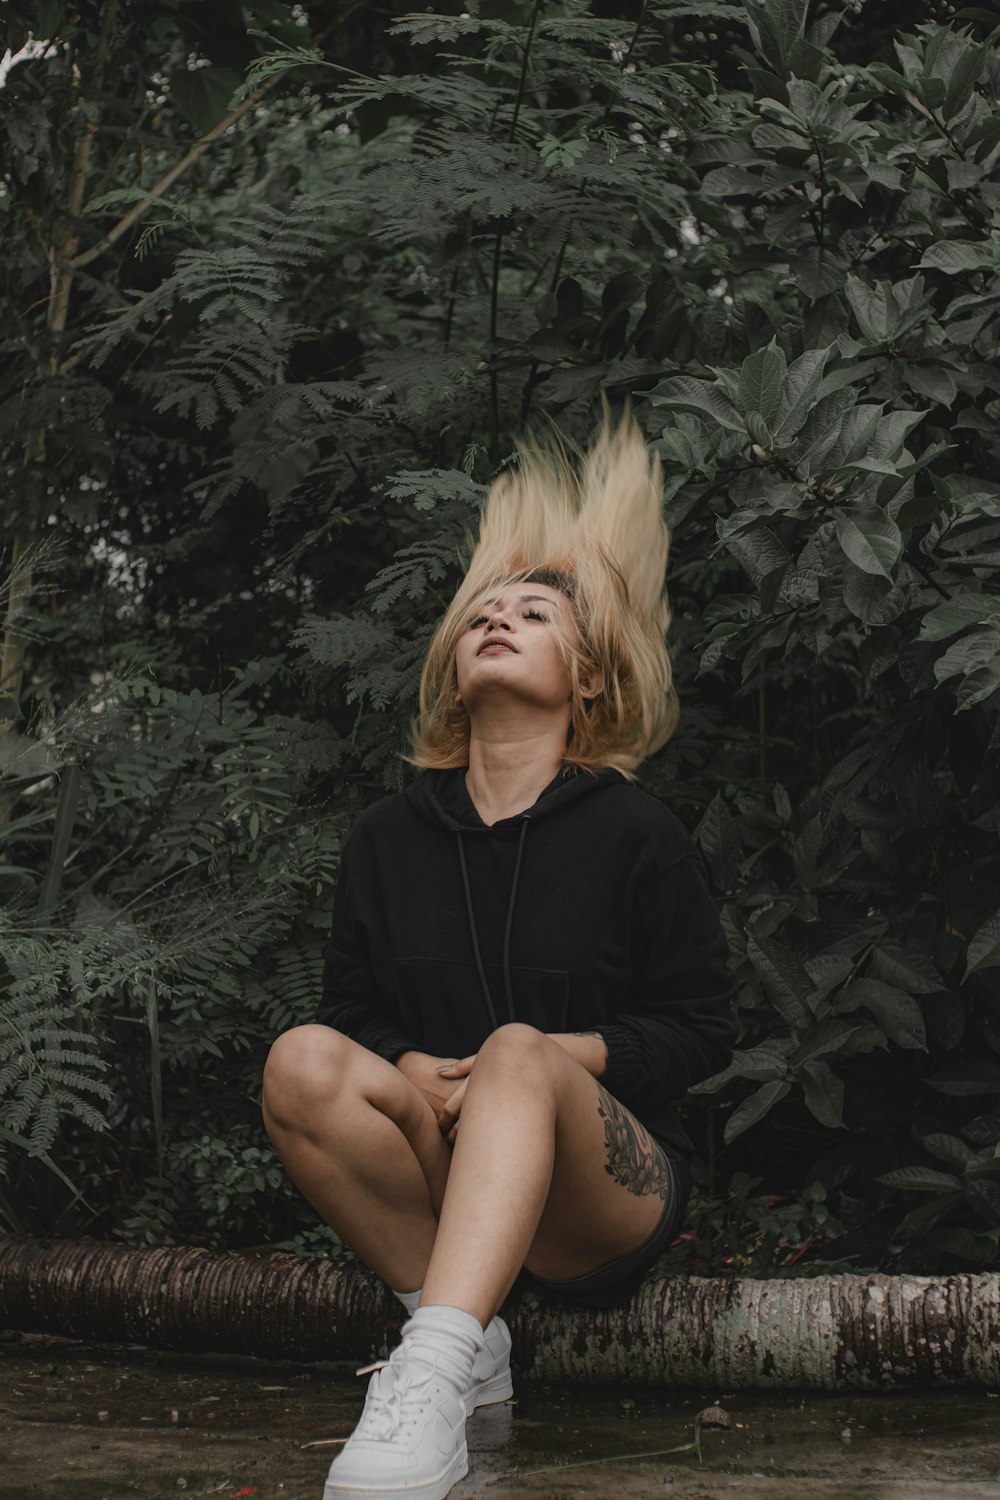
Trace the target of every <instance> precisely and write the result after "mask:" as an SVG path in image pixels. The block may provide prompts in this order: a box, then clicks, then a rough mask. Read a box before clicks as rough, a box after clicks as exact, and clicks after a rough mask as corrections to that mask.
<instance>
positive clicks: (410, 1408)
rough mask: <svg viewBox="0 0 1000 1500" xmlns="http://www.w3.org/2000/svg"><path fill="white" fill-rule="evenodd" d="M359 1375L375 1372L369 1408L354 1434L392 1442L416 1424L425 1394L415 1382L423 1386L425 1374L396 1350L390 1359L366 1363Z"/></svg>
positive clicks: (366, 1404) (367, 1405)
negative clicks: (401, 1431)
mask: <svg viewBox="0 0 1000 1500" xmlns="http://www.w3.org/2000/svg"><path fill="white" fill-rule="evenodd" d="M356 1373H357V1374H358V1375H374V1379H373V1380H372V1382H371V1384H370V1385H369V1387H368V1395H367V1398H366V1400H365V1409H364V1411H363V1412H362V1414H361V1421H360V1422H359V1423H358V1425H357V1427H356V1428H355V1432H354V1436H355V1437H358V1438H370V1439H372V1440H374V1441H375V1442H381V1443H387V1442H390V1441H391V1440H392V1439H393V1438H394V1437H395V1436H396V1434H397V1432H399V1431H400V1430H401V1429H405V1427H408V1426H410V1425H412V1423H413V1421H414V1419H415V1416H416V1411H415V1408H416V1407H418V1406H419V1405H420V1404H421V1402H422V1396H421V1395H420V1394H419V1392H418V1391H417V1390H414V1385H417V1386H419V1385H423V1383H424V1380H423V1377H422V1375H421V1374H420V1373H419V1372H417V1371H415V1370H414V1368H413V1366H412V1364H409V1363H407V1362H406V1360H405V1358H404V1357H402V1350H401V1349H395V1350H394V1351H393V1353H392V1354H391V1355H390V1357H389V1358H388V1359H380V1360H377V1361H376V1362H375V1364H373V1365H365V1366H363V1368H362V1369H360V1370H358V1371H356Z"/></svg>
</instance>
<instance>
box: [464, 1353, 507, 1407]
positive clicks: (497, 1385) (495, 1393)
mask: <svg viewBox="0 0 1000 1500" xmlns="http://www.w3.org/2000/svg"><path fill="white" fill-rule="evenodd" d="M513 1394H514V1382H513V1380H512V1379H511V1374H510V1365H508V1366H507V1368H506V1369H505V1370H498V1371H497V1373H496V1374H495V1375H491V1376H490V1377H489V1379H488V1380H481V1381H480V1382H479V1384H478V1385H474V1386H473V1387H472V1389H471V1390H470V1391H469V1392H468V1394H467V1395H466V1398H465V1414H466V1416H467V1417H471V1416H472V1413H473V1412H474V1411H475V1410H476V1408H477V1407H478V1406H492V1405H493V1403H494V1402H495V1401H509V1400H510V1398H511V1397H512V1396H513Z"/></svg>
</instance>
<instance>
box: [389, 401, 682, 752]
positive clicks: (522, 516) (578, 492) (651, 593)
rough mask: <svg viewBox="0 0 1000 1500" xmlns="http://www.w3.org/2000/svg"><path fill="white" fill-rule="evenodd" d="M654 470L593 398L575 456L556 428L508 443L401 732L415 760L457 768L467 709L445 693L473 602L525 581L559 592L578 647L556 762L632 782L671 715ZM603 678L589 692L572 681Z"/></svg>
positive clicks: (630, 433)
mask: <svg viewBox="0 0 1000 1500" xmlns="http://www.w3.org/2000/svg"><path fill="white" fill-rule="evenodd" d="M662 493H663V471H662V468H661V465H660V459H659V456H658V455H657V454H653V455H650V453H649V450H648V448H647V446H646V442H645V439H644V437H643V435H642V432H641V430H640V428H639V427H638V425H637V423H636V422H635V420H634V418H633V417H632V416H631V413H630V412H629V411H628V410H626V412H625V415H624V417H623V418H622V420H621V421H620V422H619V423H618V425H617V427H616V426H614V425H613V424H612V420H611V416H610V413H609V410H608V407H607V404H606V403H605V406H604V413H603V418H602V421H601V425H600V428H599V430H598V433H597V436H596V437H595V438H594V440H593V442H592V444H591V445H590V447H589V449H588V450H587V451H586V452H582V453H581V452H579V450H575V451H573V450H571V446H570V444H569V443H568V442H567V440H566V439H565V438H563V437H561V436H559V434H554V435H553V437H552V438H551V439H550V440H549V442H548V444H547V445H545V446H543V444H541V443H540V442H539V441H538V440H537V438H535V437H534V436H533V435H530V434H529V435H528V436H527V437H525V438H523V439H521V440H520V441H519V442H518V443H517V463H516V464H514V465H512V466H511V467H509V468H508V469H506V470H505V471H504V472H503V473H502V474H501V475H499V477H498V478H497V479H496V480H494V482H493V484H492V485H491V487H490V490H489V493H488V495H487V497H486V504H485V506H484V508H483V512H482V516H481V518H480V526H479V539H478V541H477V542H476V544H475V548H474V551H473V554H472V558H471V561H470V563H469V568H468V571H467V573H466V575H465V578H464V579H463V581H462V583H461V584H460V586H459V589H458V592H457V593H456V594H455V597H454V599H453V600H452V602H451V604H450V605H449V607H448V609H447V611H446V613H445V615H444V618H443V619H442V621H441V623H440V625H439V626H438V628H437V630H436V632H435V634H434V638H433V640H432V641H431V645H430V649H429V650H428V653H427V659H426V662H425V663H424V670H423V675H422V677H421V682H420V713H419V717H418V719H417V721H416V723H415V724H414V727H413V745H414V753H413V756H412V759H413V761H414V762H415V763H416V764H417V765H419V766H425V767H430V768H436V769H446V768H448V767H453V766H464V765H468V762H469V735H470V725H469V716H468V713H467V712H466V710H465V708H464V707H463V706H462V704H461V703H460V702H458V701H457V697H458V678H457V673H456V665H455V653H456V648H457V645H458V641H459V639H460V637H461V635H462V633H463V632H464V631H465V630H466V629H467V628H468V625H469V621H470V620H471V619H472V618H473V617H474V616H475V614H476V613H477V612H478V611H479V609H480V608H481V606H482V605H483V603H484V601H485V600H487V599H489V598H490V597H491V596H493V595H494V594H495V593H496V592H497V591H498V590H500V589H502V588H504V587H506V586H507V585H509V584H511V583H517V582H521V581H532V582H535V583H545V584H548V585H549V586H550V587H553V588H556V589H559V590H560V591H561V592H562V593H563V594H565V596H566V597H567V598H568V599H569V600H570V602H571V604H572V606H573V611H574V614H575V617H576V623H577V627H578V631H579V638H580V640H579V644H578V645H576V646H574V645H572V644H571V643H570V642H569V641H568V640H566V639H564V640H562V641H561V642H560V649H561V650H562V651H563V652H564V655H565V659H566V662H567V665H568V667H569V670H570V678H571V682H572V701H571V711H570V729H569V736H568V739H567V744H566V756H565V762H566V765H567V766H576V767H579V768H580V769H583V770H587V771H598V770H602V769H603V768H605V767H607V766H614V767H616V768H617V769H618V770H619V771H622V772H623V773H624V774H625V775H627V776H630V775H631V774H632V773H633V772H634V771H635V768H636V767H637V766H638V765H639V763H640V762H641V761H642V760H643V759H645V757H646V756H647V755H650V754H652V752H653V751H654V750H658V749H659V747H660V746H661V745H662V744H664V743H665V742H666V740H667V739H669V737H670V735H671V734H672V733H673V730H674V727H675V725H676V722H677V701H676V696H675V694H674V690H673V685H672V680H671V670H670V657H669V654H668V651H667V644H666V639H665V637H666V631H667V626H668V625H669V623H670V609H669V606H668V603H667V596H666V592H665V586H664V575H665V573H666V566H667V554H668V550H669V545H670V533H669V531H668V529H667V526H666V523H665V522H664V519H663V509H662ZM598 675H600V676H601V677H602V678H603V687H602V689H601V691H600V692H599V693H598V694H597V696H596V697H586V696H585V695H584V692H583V687H584V685H585V684H586V683H587V682H588V680H589V681H596V680H597V679H598Z"/></svg>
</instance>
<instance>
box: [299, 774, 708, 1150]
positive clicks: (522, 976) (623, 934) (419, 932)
mask: <svg viewBox="0 0 1000 1500" xmlns="http://www.w3.org/2000/svg"><path fill="white" fill-rule="evenodd" d="M323 990H324V993H323V1001H322V1004H321V1007H320V1011H319V1016H318V1019H319V1020H320V1021H321V1022H323V1023H325V1024H326V1025H328V1026H334V1027H336V1028H337V1030H338V1031H341V1032H343V1033H344V1034H345V1035H346V1036H349V1037H352V1038H353V1039H354V1040H355V1041H357V1042H360V1043H361V1044H362V1045H364V1046H366V1047H368V1048H370V1049H371V1050H372V1051H373V1052H377V1053H378V1054H379V1055H380V1056H382V1057H384V1058H387V1059H388V1061H390V1062H394V1061H395V1059H396V1058H397V1057H398V1056H399V1055H400V1054H401V1053H403V1052H406V1051H410V1050H415V1051H419V1052H429V1053H432V1054H434V1055H436V1056H440V1057H465V1056H468V1055H470V1054H472V1053H474V1052H476V1051H478V1049H479V1047H480V1046H481V1045H482V1043H483V1040H484V1039H485V1038H486V1037H487V1036H488V1035H489V1034H490V1032H491V1031H494V1030H495V1029H496V1028H497V1026H502V1025H503V1024H504V1023H505V1022H507V1021H523V1022H526V1023H527V1024H529V1025H531V1026H535V1027H537V1028H538V1029H539V1030H540V1031H549V1032H553V1031H555V1032H558V1031H593V1032H598V1033H600V1035H601V1036H602V1037H603V1038H604V1040H605V1041H606V1043H607V1047H608V1064H607V1069H606V1071H605V1072H604V1074H602V1076H601V1082H602V1084H603V1085H604V1087H605V1088H606V1089H607V1090H608V1091H609V1093H611V1094H613V1095H614V1096H615V1097H616V1098H617V1099H619V1100H620V1101H621V1102H622V1104H624V1105H626V1106H627V1108H629V1109H630V1110H632V1112H633V1113H634V1114H635V1115H636V1116H637V1118H638V1119H640V1120H641V1121H642V1122H643V1124H644V1125H646V1127H647V1128H648V1129H649V1130H650V1131H651V1133H652V1134H654V1135H655V1136H657V1137H658V1138H659V1139H660V1140H662V1141H663V1142H664V1144H666V1145H668V1146H669V1147H670V1148H671V1149H673V1150H674V1151H679V1152H681V1153H684V1154H687V1153H689V1152H690V1149H691V1145H690V1141H689V1140H688V1137H687V1135H686V1134H685V1132H684V1129H683V1126H682V1125H681V1123H680V1121H679V1119H678V1117H677V1114H676V1111H675V1110H674V1109H672V1108H671V1106H670V1103H669V1100H670V1099H674V1098H677V1097H678V1096H679V1095H681V1094H683V1093H684V1092H685V1090H686V1089H688V1088H689V1087H690V1086H691V1085H692V1084H694V1083H697V1082H699V1080H701V1079H703V1078H707V1077H709V1076H710V1075H711V1074H712V1073H716V1072H718V1071H719V1070H720V1069H722V1068H724V1067H725V1066H726V1064H727V1062H728V1061H729V1057H730V1052H731V1047H732V1043H733V1040H734V1039H735V1036H736V1030H737V1027H736V1022H735V1021H734V1019H733V1014H732V1010H731V1001H732V996H733V992H734V985H733V983H732V980H731V979H730V977H729V975H728V973H727V970H726V945H725V940H724V938H723V934H722V929H721V926H720V923H719V918H718V914H717V912H716V909H715V905H714V903H713V901H712V898H711V896H710V894H709V891H708V886H707V883H706V877H705V874H704V869H703V866H702V863H701V860H700V858H699V856H698V853H697V851H696V850H695V848H694V845H693V844H692V843H691V840H690V838H689V837H688V835H687V833H686V832H685V831H684V829H683V827H682V826H681V824H680V823H679V822H678V821H677V819H676V818H675V817H674V816H673V814H672V813H670V812H668V810H667V809H666V808H665V807H664V806H663V804H662V803H660V802H658V801H657V800H656V799H655V798H653V797H650V796H648V795H647V794H646V793H645V792H641V791H639V790H638V788H636V787H635V786H633V785H632V784H631V783H629V782H628V781H627V780H626V779H625V778H624V777H623V776H621V775H620V774H619V773H618V772H617V771H604V772H602V773H601V774H600V775H598V776H591V775H588V774H586V773H577V774H568V773H560V774H559V775H558V776H557V777H556V778H555V780H554V781H553V782H551V784H550V785H549V786H548V787H546V789H545V791H544V792H543V793H542V794H541V796H540V797H539V798H538V801H537V802H536V803H535V804H534V806H533V807H530V808H528V809H527V811H526V812H522V813H519V814H518V815H517V816H516V817H513V818H504V819H502V820H501V821H500V822H499V823H494V824H493V826H492V827H488V826H487V825H486V824H485V823H483V821H482V819H481V818H480V817H479V814H478V813H477V812H476V809H475V807H474V806H473V803H472V801H471V799H470V797H469V794H468V791H467V789H466V785H465V772H464V770H457V771H425V772H424V773H423V775H421V776H420V777H418V778H417V780H416V781H415V782H414V783H413V785H412V786H410V787H409V788H407V790H406V791H405V792H401V793H398V794H397V795H394V796H389V797H385V798H383V799H382V800H381V801H380V802H376V803H375V804H374V805H373V806H372V807H369V808H368V809H367V810H366V811H365V812H363V813H362V814H361V816H360V817H359V818H358V819H357V821H356V823H355V824H354V827H353V829H352V830H351V834H350V837H349V839H348V841H347V843H346V845H345V848H344V853H343V859H342V863H341V869H340V879H339V882H338V886H337V893H336V898H335V900H334V908H333V925H332V929H331V934H330V942H329V946H328V949H327V956H326V965H325V969H324V985H323Z"/></svg>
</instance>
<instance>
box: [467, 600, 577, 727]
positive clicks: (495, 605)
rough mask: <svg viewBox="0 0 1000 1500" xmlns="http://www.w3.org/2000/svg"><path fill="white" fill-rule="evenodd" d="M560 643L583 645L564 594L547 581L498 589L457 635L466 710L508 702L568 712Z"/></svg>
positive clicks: (566, 674)
mask: <svg viewBox="0 0 1000 1500" xmlns="http://www.w3.org/2000/svg"><path fill="white" fill-rule="evenodd" d="M560 640H562V641H565V642H566V643H567V644H568V645H570V646H571V647H573V646H577V645H578V644H579V633H578V631H577V626H576V621H575V619H574V617H573V606H572V604H571V603H570V601H569V599H567V597H566V595H565V594H562V593H560V591H559V590H558V589H554V588H551V587H550V586H549V585H548V584H545V583H527V582H523V583H511V584H507V585H506V587H504V588H502V589H499V590H498V591H497V593H496V594H494V595H492V596H491V597H490V598H489V599H488V600H487V601H486V603H485V604H484V605H483V606H482V608H481V609H480V610H478V611H477V612H476V613H475V614H474V615H473V617H472V618H471V619H470V620H469V623H468V626H467V628H466V629H465V631H464V632H463V633H462V635H461V636H460V637H459V641H458V648H457V651H456V667H457V670H458V691H459V694H460V695H461V698H462V702H463V703H464V704H465V706H466V708H467V709H468V711H469V712H470V713H474V712H475V711H476V709H477V708H479V707H480V706H483V705H485V704H487V703H490V704H493V703H498V702H500V701H502V700H503V699H504V698H506V699H509V700H516V701H518V702H520V703H521V704H523V705H525V706H527V705H531V706H533V707H536V708H552V709H559V710H566V711H568V706H569V701H570V695H571V690H572V683H571V679H570V673H569V668H568V666H567V665H566V662H565V659H564V657H563V654H562V652H561V651H560V649H559V643H560Z"/></svg>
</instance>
